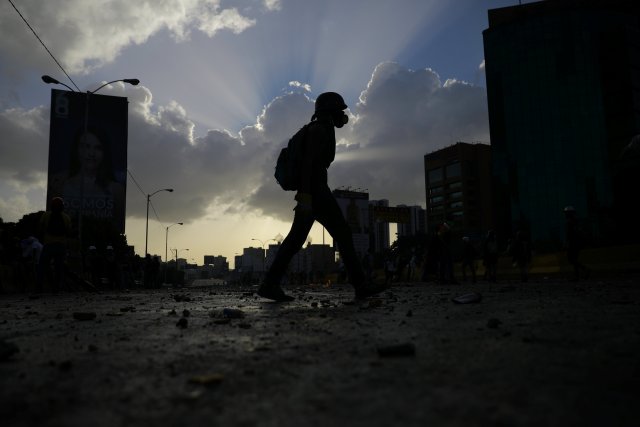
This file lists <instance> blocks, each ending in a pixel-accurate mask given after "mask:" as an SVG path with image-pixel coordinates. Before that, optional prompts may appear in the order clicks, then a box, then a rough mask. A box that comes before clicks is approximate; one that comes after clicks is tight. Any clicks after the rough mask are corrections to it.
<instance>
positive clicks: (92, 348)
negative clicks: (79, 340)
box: [87, 344, 98, 353]
mask: <svg viewBox="0 0 640 427" xmlns="http://www.w3.org/2000/svg"><path fill="white" fill-rule="evenodd" d="M87 350H89V352H90V353H95V352H96V351H98V347H96V346H95V345H93V344H89V347H87Z"/></svg>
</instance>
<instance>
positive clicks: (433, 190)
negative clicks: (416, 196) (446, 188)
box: [429, 187, 443, 194]
mask: <svg viewBox="0 0 640 427" xmlns="http://www.w3.org/2000/svg"><path fill="white" fill-rule="evenodd" d="M442 190H443V188H442V187H433V188H430V189H429V194H439V193H442Z"/></svg>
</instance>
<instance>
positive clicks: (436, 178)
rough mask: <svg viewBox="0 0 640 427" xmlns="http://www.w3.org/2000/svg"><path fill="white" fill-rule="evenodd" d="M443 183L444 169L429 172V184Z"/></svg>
mask: <svg viewBox="0 0 640 427" xmlns="http://www.w3.org/2000/svg"><path fill="white" fill-rule="evenodd" d="M440 181H442V168H438V169H431V170H430V171H429V182H440Z"/></svg>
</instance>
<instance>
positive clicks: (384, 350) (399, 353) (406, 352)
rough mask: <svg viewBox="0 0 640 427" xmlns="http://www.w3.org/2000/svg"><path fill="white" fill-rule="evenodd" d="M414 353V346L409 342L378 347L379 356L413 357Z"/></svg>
mask: <svg viewBox="0 0 640 427" xmlns="http://www.w3.org/2000/svg"><path fill="white" fill-rule="evenodd" d="M415 355H416V346H415V345H414V344H413V343H411V342H408V343H403V344H394V345H388V346H384V347H378V356H380V357H414V356H415Z"/></svg>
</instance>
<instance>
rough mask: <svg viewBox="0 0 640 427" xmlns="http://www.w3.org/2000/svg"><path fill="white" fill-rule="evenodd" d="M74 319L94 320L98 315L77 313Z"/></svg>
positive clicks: (74, 314)
mask: <svg viewBox="0 0 640 427" xmlns="http://www.w3.org/2000/svg"><path fill="white" fill-rule="evenodd" d="M73 318H74V319H76V320H81V321H85V320H94V319H95V318H96V313H93V312H75V313H73Z"/></svg>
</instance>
